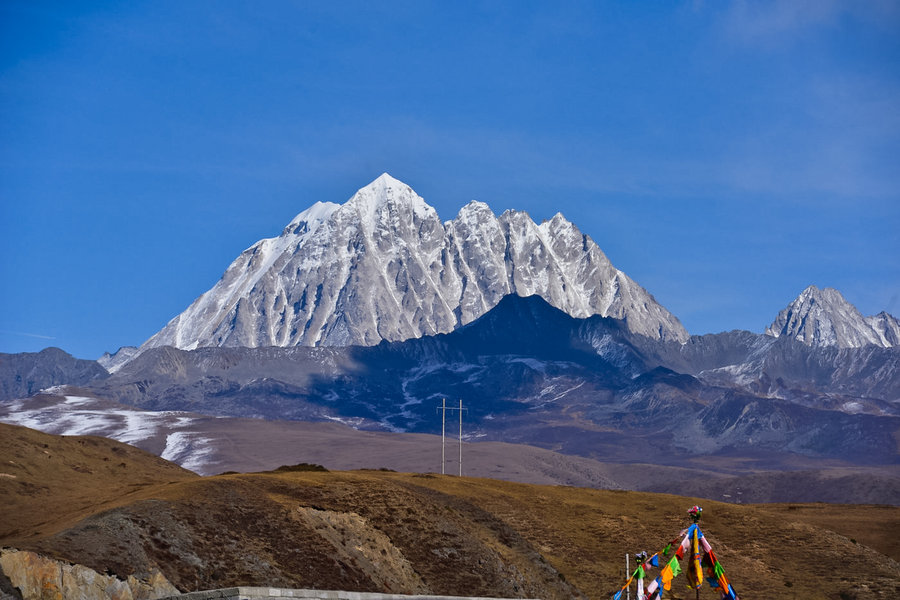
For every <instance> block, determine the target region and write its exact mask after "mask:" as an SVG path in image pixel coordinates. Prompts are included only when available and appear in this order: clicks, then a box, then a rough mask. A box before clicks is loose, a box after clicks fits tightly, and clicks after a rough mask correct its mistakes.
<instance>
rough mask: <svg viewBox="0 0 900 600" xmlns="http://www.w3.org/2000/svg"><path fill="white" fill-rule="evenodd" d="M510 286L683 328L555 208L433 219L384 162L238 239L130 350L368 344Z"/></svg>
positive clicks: (669, 331) (448, 325)
mask: <svg viewBox="0 0 900 600" xmlns="http://www.w3.org/2000/svg"><path fill="white" fill-rule="evenodd" d="M511 293H515V294H519V295H522V296H527V295H531V294H539V295H540V296H542V297H543V298H545V299H546V300H547V301H548V302H549V303H551V304H552V305H553V306H556V307H557V308H560V309H561V310H563V311H565V312H567V313H569V314H570V315H572V316H576V317H586V316H589V315H592V314H599V315H602V316H610V317H615V318H618V319H624V320H626V322H627V324H628V327H629V329H630V330H631V331H633V332H635V333H639V334H642V335H645V336H649V337H651V338H654V339H663V340H674V341H679V342H683V341H685V340H687V339H688V333H687V331H685V329H684V327H683V326H682V325H681V323H680V322H679V321H678V319H677V318H675V317H674V316H673V315H672V314H671V313H669V312H668V311H667V310H666V309H665V308H663V307H662V306H661V305H659V304H658V303H657V302H656V300H655V299H654V298H653V297H652V296H651V295H650V294H648V293H647V292H646V290H644V289H643V288H642V287H641V286H639V285H638V284H637V283H635V282H634V281H632V280H631V279H630V278H628V276H626V275H625V274H624V273H622V272H621V271H619V270H618V269H616V268H615V267H614V266H613V265H612V264H611V263H610V262H609V260H608V259H607V258H606V256H605V255H604V254H603V252H602V251H601V250H600V248H599V247H598V246H597V244H595V243H594V241H593V240H591V239H590V238H589V237H588V236H586V235H584V234H582V233H581V232H580V231H579V230H578V229H577V228H576V227H575V226H574V225H573V224H572V223H570V222H569V221H567V220H566V219H565V218H564V217H563V216H562V215H561V214H557V215H556V216H555V217H553V219H551V220H550V221H547V222H545V223H542V224H541V225H537V224H535V223H534V221H532V220H531V218H530V217H529V216H528V215H527V214H526V213H524V212H517V211H507V212H505V213H503V214H502V215H500V217H496V216H495V215H494V214H493V212H492V211H491V209H490V208H489V207H488V205H486V204H484V203H482V202H471V203H469V204H468V205H466V206H464V207H463V208H462V209H461V210H460V212H459V214H458V215H457V217H456V218H455V219H454V220H452V221H448V222H446V223H442V222H441V220H440V219H439V217H438V215H437V212H436V211H435V210H434V208H432V207H431V206H429V205H428V204H426V203H425V201H424V200H423V199H422V198H421V197H419V196H418V195H417V194H416V193H415V192H414V191H413V190H412V188H410V187H409V186H408V185H406V184H404V183H402V182H400V181H398V180H396V179H394V178H393V177H391V176H390V175H388V174H387V173H385V174H383V175H381V176H380V177H378V178H377V179H376V180H375V181H373V182H372V183H371V184H369V185H368V186H366V187H364V188H362V189H360V190H359V191H358V192H357V193H356V194H355V195H354V196H353V197H352V198H350V200H348V201H347V202H345V203H344V204H341V205H338V204H333V203H321V202H320V203H316V204H315V205H313V206H312V207H310V208H309V209H307V210H305V211H304V212H302V213H300V214H299V215H297V217H296V218H295V219H294V220H293V221H291V223H290V224H289V225H288V226H287V227H286V228H285V229H284V230H283V232H282V233H281V235H280V236H279V237H276V238H270V239H264V240H260V241H259V242H257V243H256V244H254V245H253V246H251V247H250V248H248V249H247V250H245V251H244V252H243V253H241V255H240V256H239V257H238V258H237V259H236V260H235V261H234V262H233V263H232V264H231V266H229V267H228V269H227V270H226V272H225V274H224V275H223V276H222V279H221V280H220V281H219V282H218V283H217V284H216V285H215V286H214V287H213V288H212V289H210V290H209V291H207V292H206V293H204V294H203V295H202V296H200V297H199V298H198V299H197V300H196V301H194V303H193V304H191V306H190V307H188V309H187V310H185V311H184V312H183V313H182V314H180V315H178V316H177V317H175V318H174V319H173V320H172V321H170V322H169V324H168V325H166V327H164V328H163V329H162V330H161V331H159V332H158V333H157V334H156V335H154V336H153V337H151V338H150V339H149V340H147V342H145V343H144V345H143V346H142V348H141V349H142V350H144V349H146V348H150V347H157V346H163V345H170V346H175V347H178V348H183V349H194V348H197V347H203V346H247V347H258V346H301V345H302V346H344V345H373V344H377V343H378V342H380V341H381V340H391V341H396V340H403V339H409V338H415V337H421V336H423V335H431V334H436V333H444V332H449V331H452V330H453V329H455V328H456V327H458V326H460V325H464V324H466V323H469V322H471V321H473V320H474V319H476V318H477V317H479V316H481V315H482V314H484V313H485V312H487V311H488V310H490V309H491V308H492V307H494V306H495V305H496V304H497V302H499V301H500V299H501V298H502V297H503V296H505V295H507V294H511Z"/></svg>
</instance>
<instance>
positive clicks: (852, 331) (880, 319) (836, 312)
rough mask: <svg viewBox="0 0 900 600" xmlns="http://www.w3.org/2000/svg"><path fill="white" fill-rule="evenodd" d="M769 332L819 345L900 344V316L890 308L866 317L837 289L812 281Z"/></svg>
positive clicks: (780, 315)
mask: <svg viewBox="0 0 900 600" xmlns="http://www.w3.org/2000/svg"><path fill="white" fill-rule="evenodd" d="M766 334H767V335H770V336H773V337H776V338H777V337H780V336H789V337H792V338H795V339H797V340H798V341H800V342H803V343H804V344H806V345H807V346H815V347H827V346H837V347H838V348H861V347H862V346H866V345H869V344H873V345H875V346H881V347H882V348H891V347H893V346H897V345H898V344H900V320H898V319H897V318H896V317H894V316H892V315H889V314H888V313H886V312H882V313H879V314H878V315H875V316H872V317H864V316H863V315H862V314H861V313H860V312H859V310H857V308H856V307H855V306H853V305H852V304H850V303H849V302H847V300H846V299H845V298H844V296H843V295H841V293H840V292H839V291H837V290H836V289H833V288H825V289H821V290H820V289H819V288H817V287H816V286H814V285H811V286H809V287H808V288H806V289H805V290H803V292H801V294H800V295H799V296H797V298H796V299H795V300H794V301H793V302H791V303H790V304H789V305H788V306H787V307H786V308H785V309H784V310H782V311H781V312H780V313H778V317H776V319H775V321H774V322H773V323H772V324H771V325H769V327H768V329H766Z"/></svg>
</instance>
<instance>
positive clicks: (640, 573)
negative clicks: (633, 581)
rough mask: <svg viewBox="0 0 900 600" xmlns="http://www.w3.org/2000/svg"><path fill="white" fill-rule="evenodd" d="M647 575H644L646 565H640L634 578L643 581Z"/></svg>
mask: <svg viewBox="0 0 900 600" xmlns="http://www.w3.org/2000/svg"><path fill="white" fill-rule="evenodd" d="M645 575H646V573H644V565H640V566H639V567H638V568H637V571H635V572H634V576H635V577H637V578H638V579H643V578H644V576H645Z"/></svg>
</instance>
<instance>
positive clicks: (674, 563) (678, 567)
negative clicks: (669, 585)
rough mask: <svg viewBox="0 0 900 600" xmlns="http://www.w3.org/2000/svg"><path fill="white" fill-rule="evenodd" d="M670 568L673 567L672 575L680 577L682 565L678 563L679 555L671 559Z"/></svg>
mask: <svg viewBox="0 0 900 600" xmlns="http://www.w3.org/2000/svg"><path fill="white" fill-rule="evenodd" d="M669 568H670V569H672V577H673V578H675V577H678V575H679V573H681V565H680V564H679V563H678V557H672V560H670V561H669Z"/></svg>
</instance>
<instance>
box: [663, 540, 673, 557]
mask: <svg viewBox="0 0 900 600" xmlns="http://www.w3.org/2000/svg"><path fill="white" fill-rule="evenodd" d="M670 550H672V542H669V543H668V544H666V547H665V548H663V551H662V553H663V556H668V555H669V551H670Z"/></svg>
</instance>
